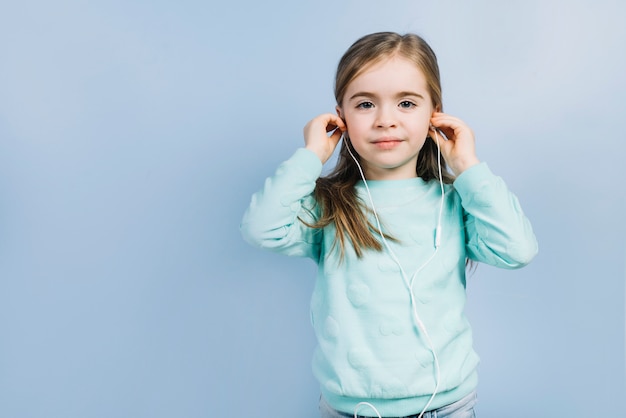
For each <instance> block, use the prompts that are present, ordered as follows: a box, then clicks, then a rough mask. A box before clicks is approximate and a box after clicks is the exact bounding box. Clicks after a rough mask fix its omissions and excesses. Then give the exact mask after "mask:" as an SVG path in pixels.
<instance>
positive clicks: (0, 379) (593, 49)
mask: <svg viewBox="0 0 626 418" xmlns="http://www.w3.org/2000/svg"><path fill="white" fill-rule="evenodd" d="M625 14H626V6H624V5H623V3H621V2H619V1H617V0H616V1H566V0H562V1H540V0H531V1H523V2H522V1H517V2H503V1H495V0H494V1H472V2H464V1H460V0H459V1H452V0H446V1H437V2H435V1H419V0H406V1H371V0H370V1H367V0H359V1H348V0H345V1H343V0H336V1H326V0H324V1H314V2H313V1H302V2H296V1H271V0H270V1H264V2H259V1H231V2H207V1H191V0H178V1H176V2H174V1H171V2H167V1H79V0H74V1H72V0H62V1H56V2H48V1H42V0H40V1H37V0H25V1H20V2H16V1H8V0H3V1H2V7H1V8H0V417H11V418H12V417H19V418H30V417H64V418H73V417H77V418H78V417H107V418H110V417H248V416H259V417H296V416H297V417H316V416H317V397H318V389H317V384H316V382H315V381H314V379H313V377H312V374H311V371H310V358H311V355H312V351H313V348H314V344H315V342H314V337H313V333H312V329H311V327H310V325H309V319H308V318H309V317H308V303H309V295H310V292H311V290H312V286H313V278H314V265H313V263H311V262H310V261H308V260H300V259H289V258H286V257H281V256H278V255H274V254H270V253H265V252H262V251H259V250H256V249H254V248H251V247H249V246H247V245H246V244H245V243H244V242H243V241H242V239H241V237H240V235H239V231H238V224H239V221H240V219H241V216H242V214H243V211H244V210H245V208H246V206H247V204H248V202H249V199H250V195H251V194H252V193H253V192H254V191H256V190H257V189H258V188H260V187H261V185H262V181H263V179H264V178H265V177H267V176H268V175H270V174H271V173H272V172H273V170H274V168H275V167H276V166H277V164H278V163H279V162H280V161H282V160H284V159H286V158H288V157H289V156H290V155H291V154H292V152H293V151H294V150H295V149H296V148H297V147H299V146H301V144H302V133H301V132H302V127H303V126H304V124H305V123H306V122H307V121H308V120H309V119H311V118H312V117H314V116H315V115H317V114H319V113H322V112H328V111H333V108H334V102H333V96H332V79H333V73H334V69H335V65H336V63H337V61H338V59H339V57H340V56H341V54H342V53H343V51H344V50H345V49H346V48H347V47H348V46H349V45H350V44H351V43H352V42H353V41H354V40H356V39H357V38H358V37H360V36H361V35H363V34H365V33H368V32H373V31H379V30H394V31H399V32H407V31H414V32H417V33H419V34H421V35H422V36H424V37H425V38H426V39H427V40H428V41H429V42H430V43H431V45H432V46H433V48H434V49H435V51H436V52H437V54H438V57H439V61H440V65H441V69H442V76H443V87H444V103H445V110H446V111H447V112H449V113H452V114H455V115H457V116H459V117H461V118H463V119H464V120H465V121H467V122H468V123H469V124H470V125H471V126H472V128H473V129H474V130H475V133H476V137H477V148H478V154H479V157H480V158H481V159H483V160H485V161H487V162H488V163H489V165H490V167H491V168H492V170H493V171H494V172H496V173H497V174H499V175H501V176H503V177H504V178H505V179H506V181H507V183H508V185H509V187H510V188H511V189H512V190H513V191H514V192H515V193H516V194H517V195H518V196H519V198H520V200H521V202H522V204H523V207H524V209H525V211H526V213H527V215H528V216H529V218H530V219H531V220H532V222H533V225H534V228H535V230H536V234H537V237H538V239H539V242H540V255H539V256H538V257H537V258H536V260H535V261H534V262H533V263H532V264H531V265H530V266H529V267H527V268H525V269H522V270H519V271H512V272H511V271H502V270H496V269H492V268H490V267H487V266H479V267H478V270H477V271H476V273H475V274H473V275H472V276H471V278H470V280H469V289H468V292H469V304H468V315H469V316H470V319H471V321H472V323H473V326H474V330H475V341H476V348H477V350H478V352H479V354H480V355H481V358H482V363H481V366H480V381H481V383H480V387H479V397H480V409H479V412H480V416H481V417H487V418H488V417H507V418H515V417H526V416H530V415H532V416H537V417H550V416H555V417H565V416H567V417H583V416H599V415H603V416H623V415H622V414H623V412H624V411H625V408H624V399H625V395H626V384H625V378H624V375H625V356H624V334H625V329H624V322H625V321H624V316H625V315H624V313H625V312H624V294H625V286H624V279H625V271H626V260H625V259H626V245H625V242H626V241H625V238H624V237H625V232H626V228H625V226H624V225H625V217H624V214H625V213H626V205H625V186H624V180H625V179H626V176H625V170H624V157H623V156H624V154H625V152H626V146H625V145H624V143H625V134H624V118H625V114H626V112H625V111H626V99H625V98H626V94H625V93H626V81H625V80H626V78H625V76H624V75H625V74H626V71H625V70H626V65H625V64H626V48H625V47H624V44H625V41H626V25H624V16H625ZM596 408H599V410H600V411H601V413H596V412H594V410H595V409H596Z"/></svg>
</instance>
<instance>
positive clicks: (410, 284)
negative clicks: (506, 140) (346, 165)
mask: <svg viewBox="0 0 626 418" xmlns="http://www.w3.org/2000/svg"><path fill="white" fill-rule="evenodd" d="M433 130H434V132H435V138H436V144H437V166H438V170H439V185H440V187H441V202H440V204H439V216H438V219H437V228H436V230H435V251H434V252H433V254H432V255H431V256H430V257H429V258H428V260H426V262H425V263H424V264H422V265H421V266H420V267H419V268H418V269H417V270H416V271H415V273H413V276H412V277H411V280H410V281H409V280H408V279H407V275H406V272H405V271H404V268H403V267H402V264H401V263H400V260H398V257H397V256H396V254H395V253H394V252H393V250H392V249H391V246H390V245H389V243H388V242H387V240H386V239H385V235H384V234H383V229H382V226H381V224H380V219H379V218H378V213H377V211H376V206H375V205H374V199H373V198H372V194H371V193H370V188H369V186H368V185H367V180H366V179H365V174H364V173H363V169H362V168H361V164H359V161H358V160H357V159H356V157H355V156H354V154H353V153H352V150H351V149H350V144H347V143H346V148H347V149H348V152H349V153H350V156H351V157H352V159H353V160H354V162H355V163H356V166H357V168H358V169H359V173H360V174H361V179H362V180H363V184H364V185H365V190H366V191H367V196H368V198H369V201H370V204H371V206H372V213H373V214H374V219H375V220H376V226H377V228H378V232H379V233H380V237H381V239H382V241H383V244H384V245H385V248H386V249H387V251H388V253H389V255H390V256H391V258H392V259H393V261H394V262H395V263H396V264H397V265H398V267H399V268H400V273H401V275H402V280H403V281H404V284H405V285H406V286H407V289H408V291H409V297H410V300H411V307H412V313H413V319H414V320H415V324H416V325H417V327H418V328H419V330H420V331H421V332H422V333H423V334H424V337H425V338H426V342H427V343H428V345H429V346H430V351H431V352H432V353H433V360H434V364H435V374H436V379H435V390H434V391H433V394H432V395H431V397H430V399H429V400H428V402H427V403H426V405H425V406H424V409H423V410H422V412H421V413H420V414H419V416H418V418H422V416H423V415H424V413H425V412H426V410H427V409H428V407H429V406H430V404H431V403H432V401H433V399H435V395H437V392H438V391H439V384H440V383H441V370H440V368H439V358H438V357H437V352H436V351H435V346H434V344H433V342H432V340H431V338H430V335H429V334H428V331H427V330H426V326H425V325H424V323H423V322H422V320H421V319H420V317H419V314H418V313H417V304H416V302H415V294H414V293H413V282H414V281H415V278H416V277H417V274H418V273H419V272H420V271H422V269H423V268H424V267H426V266H427V265H428V264H429V263H430V262H431V261H432V259H433V258H434V257H435V255H436V254H437V252H438V250H439V245H440V244H441V217H442V214H443V204H444V198H445V190H444V187H443V176H442V171H441V148H440V146H439V135H438V134H437V129H436V128H435V129H433ZM342 137H343V134H342ZM361 405H364V406H369V407H370V408H372V409H373V410H374V411H375V412H376V414H377V415H378V417H379V418H380V413H379V412H378V410H377V409H376V407H375V406H374V405H372V404H371V403H369V402H360V403H358V404H357V405H356V406H355V408H354V418H357V411H358V408H359V406H361Z"/></svg>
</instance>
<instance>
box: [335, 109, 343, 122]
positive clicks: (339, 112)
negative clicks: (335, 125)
mask: <svg viewBox="0 0 626 418" xmlns="http://www.w3.org/2000/svg"><path fill="white" fill-rule="evenodd" d="M335 111H336V112H337V116H339V117H340V118H341V120H344V121H345V119H344V118H343V115H342V112H341V108H340V107H339V105H337V106H335Z"/></svg>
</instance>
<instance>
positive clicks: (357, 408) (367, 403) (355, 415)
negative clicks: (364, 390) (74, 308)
mask: <svg viewBox="0 0 626 418" xmlns="http://www.w3.org/2000/svg"><path fill="white" fill-rule="evenodd" d="M361 405H363V406H369V407H370V408H372V409H373V410H374V412H376V415H378V418H383V417H381V416H380V412H378V409H376V407H375V406H374V405H372V404H371V403H369V402H359V403H358V404H356V406H355V407H354V418H358V416H357V412H359V406H361Z"/></svg>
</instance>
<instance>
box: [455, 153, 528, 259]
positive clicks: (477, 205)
mask: <svg viewBox="0 0 626 418" xmlns="http://www.w3.org/2000/svg"><path fill="white" fill-rule="evenodd" d="M454 187H455V189H456V190H457V192H458V193H459V196H460V197H461V205H462V206H463V209H464V212H465V213H464V220H465V234H466V236H465V247H466V250H467V255H468V257H469V258H470V259H471V260H475V261H480V262H484V263H487V264H490V265H493V266H496V267H503V268H510V269H514V268H519V267H523V266H525V265H526V264H528V263H530V261H531V260H532V259H533V258H534V257H535V255H536V254H537V251H538V247H537V240H536V238H535V234H534V233H533V230H532V227H531V225H530V221H529V220H528V219H527V218H526V216H525V215H524V213H523V212H522V208H521V207H520V204H519V202H518V200H517V197H515V195H513V193H511V192H510V191H509V190H508V188H507V187H506V184H505V183H504V181H503V180H502V179H501V178H500V177H497V176H495V175H494V174H493V173H492V172H491V170H490V169H489V167H488V166H487V164H485V163H480V164H478V165H476V166H473V167H471V168H469V169H468V170H466V171H464V172H463V173H461V175H460V176H459V177H457V179H456V180H455V182H454Z"/></svg>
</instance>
